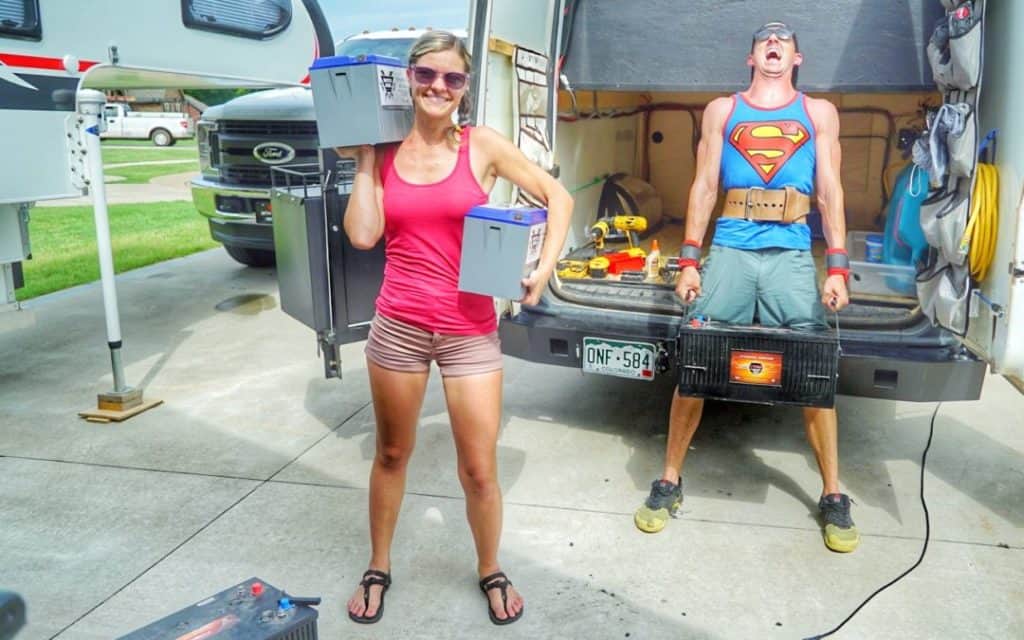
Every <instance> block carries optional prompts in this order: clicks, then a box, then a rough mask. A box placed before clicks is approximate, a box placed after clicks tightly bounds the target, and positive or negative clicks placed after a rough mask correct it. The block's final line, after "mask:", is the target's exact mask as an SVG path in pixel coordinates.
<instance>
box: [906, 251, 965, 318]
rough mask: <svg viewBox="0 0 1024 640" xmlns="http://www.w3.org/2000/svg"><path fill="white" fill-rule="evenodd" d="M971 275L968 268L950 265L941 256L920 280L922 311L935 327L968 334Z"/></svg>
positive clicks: (918, 279)
mask: <svg viewBox="0 0 1024 640" xmlns="http://www.w3.org/2000/svg"><path fill="white" fill-rule="evenodd" d="M970 294H971V287H970V273H969V272H968V269H967V267H966V266H957V265H954V264H950V263H949V262H947V261H946V260H944V259H943V258H942V256H938V258H937V260H936V261H935V264H933V265H932V266H931V267H930V268H927V269H925V270H924V271H923V272H922V273H921V274H919V275H918V276H917V297H918V299H919V300H920V301H921V311H922V312H923V313H924V314H925V315H926V316H927V317H928V318H929V319H930V320H931V321H932V323H934V324H937V325H939V326H942V327H945V328H947V329H949V330H950V331H952V332H954V333H956V334H958V335H964V334H966V333H967V317H968V303H969V300H968V297H969V296H970Z"/></svg>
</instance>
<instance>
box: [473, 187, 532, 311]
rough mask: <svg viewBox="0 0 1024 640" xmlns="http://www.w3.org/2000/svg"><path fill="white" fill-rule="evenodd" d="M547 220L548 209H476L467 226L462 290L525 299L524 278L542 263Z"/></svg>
mask: <svg viewBox="0 0 1024 640" xmlns="http://www.w3.org/2000/svg"><path fill="white" fill-rule="evenodd" d="M547 219H548V215H547V211H545V210H544V209H535V208H524V207H502V206H495V205H482V206H478V207H473V209H471V210H470V212H469V213H468V214H466V220H465V222H464V225H463V235H462V262H461V264H460V268H459V290H460V291H466V292H469V293H479V294H483V295H488V296H494V297H496V298H509V299H511V300H518V299H520V298H522V297H523V293H524V291H523V287H522V279H523V278H525V277H526V276H527V275H529V273H530V271H532V270H533V269H535V268H536V267H537V263H538V262H539V261H540V250H541V247H543V246H544V234H545V232H546V231H547Z"/></svg>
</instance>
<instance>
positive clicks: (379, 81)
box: [309, 55, 413, 148]
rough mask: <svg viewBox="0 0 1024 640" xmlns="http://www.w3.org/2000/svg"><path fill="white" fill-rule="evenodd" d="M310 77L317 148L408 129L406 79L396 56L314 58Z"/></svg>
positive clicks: (374, 140)
mask: <svg viewBox="0 0 1024 640" xmlns="http://www.w3.org/2000/svg"><path fill="white" fill-rule="evenodd" d="M309 82H310V86H311V88H312V89H313V107H314V109H315V110H316V128H317V132H318V133H319V136H320V147H321V148H331V147H351V146H355V145H361V144H381V143H385V142H397V141H399V140H401V139H403V138H404V137H405V136H406V134H407V133H409V129H411V128H412V118H413V113H412V109H413V107H412V95H411V94H410V93H409V79H408V77H406V75H405V65H404V64H402V62H401V61H400V60H399V59H397V58H389V57H386V56H376V55H368V56H357V57H352V56H331V57H329V58H318V59H317V60H316V61H315V62H313V66H312V67H310V68H309Z"/></svg>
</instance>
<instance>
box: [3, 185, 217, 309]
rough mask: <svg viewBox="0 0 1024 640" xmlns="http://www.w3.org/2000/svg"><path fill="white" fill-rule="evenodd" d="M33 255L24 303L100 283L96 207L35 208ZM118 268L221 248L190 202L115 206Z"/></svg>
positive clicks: (113, 224) (20, 296) (22, 293)
mask: <svg viewBox="0 0 1024 640" xmlns="http://www.w3.org/2000/svg"><path fill="white" fill-rule="evenodd" d="M31 215H32V219H31V223H30V224H31V228H32V255H33V256H34V257H33V259H31V260H26V261H25V262H23V263H22V265H23V267H24V269H25V287H24V288H23V289H19V290H18V293H17V296H18V299H19V300H28V299H29V298H34V297H36V296H39V295H42V294H44V293H50V292H52V291H60V290H61V289H67V288H68V287H73V286H75V285H79V284H85V283H87V282H93V281H95V280H99V277H100V267H99V259H98V258H97V255H96V227H95V226H94V223H93V215H92V207H46V208H42V207H40V208H34V209H32V214H31ZM110 236H111V241H112V242H113V252H114V269H115V271H116V272H118V273H121V272H122V271H129V270H131V269H137V268H138V267H144V266H146V265H149V264H153V263H156V262H162V261H164V260H170V259H171V258H178V257H181V256H185V255H188V254H190V253H195V252H197V251H203V250H205V249H210V248H212V247H216V246H218V244H217V243H216V242H214V241H213V240H212V239H211V238H210V231H209V227H208V225H207V222H206V218H204V217H202V216H200V215H199V214H197V213H196V209H195V206H194V205H193V204H192V203H191V202H188V201H180V202H154V203H148V204H115V205H111V206H110Z"/></svg>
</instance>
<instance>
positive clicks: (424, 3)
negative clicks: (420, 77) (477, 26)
mask: <svg viewBox="0 0 1024 640" xmlns="http://www.w3.org/2000/svg"><path fill="white" fill-rule="evenodd" d="M319 1H320V8H321V9H323V12H324V15H325V16H326V17H327V22H328V23H329V24H330V25H331V34H332V35H333V36H334V40H335V41H336V42H337V41H339V40H342V39H344V38H345V37H347V36H349V35H352V34H353V33H359V32H360V31H364V30H369V31H381V30H384V29H391V28H392V27H399V28H401V29H408V28H409V27H417V28H423V27H434V28H437V29H465V28H466V26H467V25H468V23H469V2H470V0H319Z"/></svg>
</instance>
